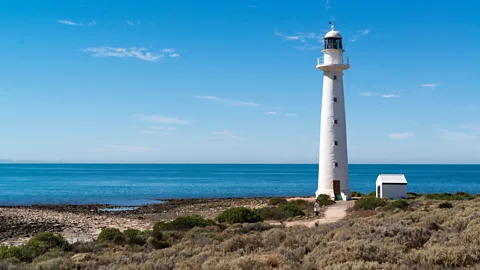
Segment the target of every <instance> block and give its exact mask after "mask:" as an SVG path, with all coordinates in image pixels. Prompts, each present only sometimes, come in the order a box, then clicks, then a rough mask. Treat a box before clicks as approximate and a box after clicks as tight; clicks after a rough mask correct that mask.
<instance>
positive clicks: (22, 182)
mask: <svg viewBox="0 0 480 270" xmlns="http://www.w3.org/2000/svg"><path fill="white" fill-rule="evenodd" d="M384 173H400V174H405V176H406V178H407V181H408V191H409V192H416V193H441V192H449V193H455V192H457V191H464V192H469V193H473V194H477V193H480V165H478V164H349V183H350V189H351V190H352V191H359V192H362V193H368V192H371V191H373V190H375V181H376V178H377V176H378V174H384ZM317 177H318V164H315V163H310V164H308V163H303V164H302V163H293V164H292V163H289V164H280V163H279V164H274V163H263V164H260V163H235V164H230V163H45V162H42V163H40V162H39V163H33V162H31V163H27V162H25V163H23V162H22V163H20V162H18V163H17V162H5V163H0V205H31V204H112V205H122V206H134V205H141V204H148V203H155V202H158V201H156V200H159V199H186V198H234V197H276V196H313V195H314V193H315V190H316V188H317Z"/></svg>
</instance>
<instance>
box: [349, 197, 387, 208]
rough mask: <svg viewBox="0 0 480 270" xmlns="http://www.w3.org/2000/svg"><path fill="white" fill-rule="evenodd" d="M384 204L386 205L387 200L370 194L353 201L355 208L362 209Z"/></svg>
mask: <svg viewBox="0 0 480 270" xmlns="http://www.w3.org/2000/svg"><path fill="white" fill-rule="evenodd" d="M385 205H387V200H385V199H382V198H376V197H372V196H366V197H362V198H361V199H359V200H358V201H355V208H356V209H362V210H375V208H377V207H383V206H385Z"/></svg>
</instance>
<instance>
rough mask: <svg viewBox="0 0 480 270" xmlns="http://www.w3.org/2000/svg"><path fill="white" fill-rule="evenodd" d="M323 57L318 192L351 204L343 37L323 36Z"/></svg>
mask: <svg viewBox="0 0 480 270" xmlns="http://www.w3.org/2000/svg"><path fill="white" fill-rule="evenodd" d="M322 52H323V57H322V58H318V59H317V69H318V70H321V71H323V94H322V112H321V117H320V154H319V161H318V168H319V170H318V189H317V191H316V192H315V195H316V196H317V197H318V195H320V194H326V195H328V196H330V198H332V199H334V200H350V199H351V192H350V188H349V185H348V155H347V125H346V117H345V98H344V93H343V71H344V70H347V69H348V68H350V63H349V60H348V58H344V57H343V53H344V52H345V51H344V50H343V43H342V36H341V35H340V33H339V32H338V31H336V30H335V26H334V25H332V30H331V31H329V32H328V33H327V34H325V37H324V48H323V50H322Z"/></svg>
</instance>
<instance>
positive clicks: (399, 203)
mask: <svg viewBox="0 0 480 270" xmlns="http://www.w3.org/2000/svg"><path fill="white" fill-rule="evenodd" d="M409 206H410V205H409V203H408V202H407V201H406V200H396V201H393V202H392V203H390V204H389V205H388V209H390V210H393V209H402V210H407V209H408V207H409Z"/></svg>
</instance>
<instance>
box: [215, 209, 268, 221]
mask: <svg viewBox="0 0 480 270" xmlns="http://www.w3.org/2000/svg"><path fill="white" fill-rule="evenodd" d="M215 219H216V220H217V221H218V222H225V223H229V224H234V223H255V222H259V221H262V218H261V217H260V216H259V215H258V214H257V213H255V211H253V210H252V209H249V208H246V207H233V208H229V209H226V210H225V211H223V212H222V213H221V214H220V215H218V216H217V217H216V218H215Z"/></svg>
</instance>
